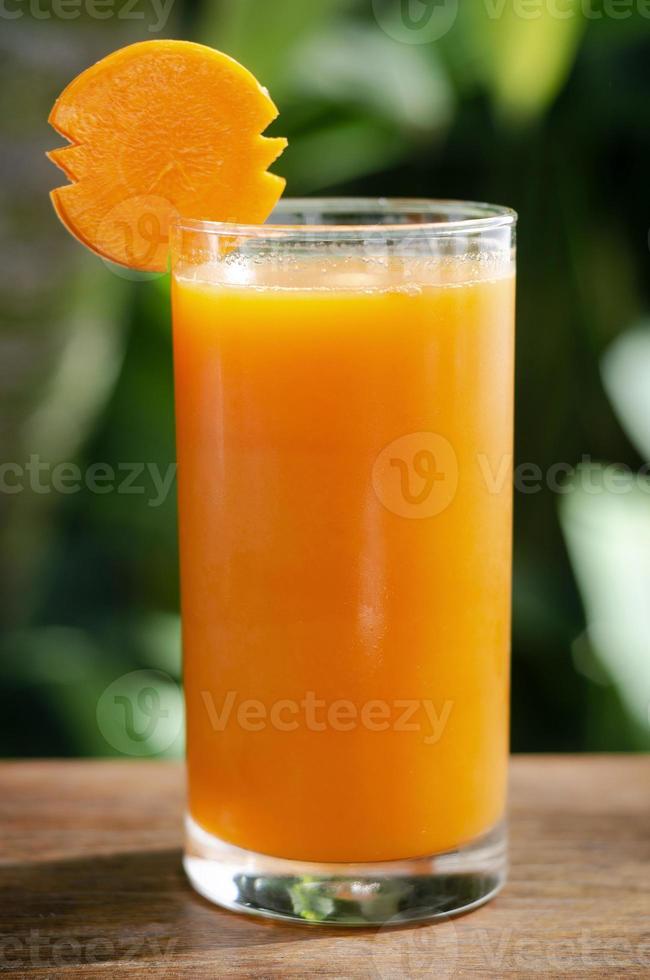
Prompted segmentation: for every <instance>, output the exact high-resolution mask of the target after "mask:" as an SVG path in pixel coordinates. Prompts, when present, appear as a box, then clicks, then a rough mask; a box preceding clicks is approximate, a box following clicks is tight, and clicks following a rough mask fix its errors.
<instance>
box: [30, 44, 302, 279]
mask: <svg viewBox="0 0 650 980" xmlns="http://www.w3.org/2000/svg"><path fill="white" fill-rule="evenodd" d="M277 114H278V111H277V109H276V107H275V105H274V104H273V102H272V101H271V98H270V97H269V94H268V92H267V91H266V90H265V89H263V88H262V87H261V86H260V84H259V83H258V82H257V81H256V79H255V78H254V76H253V75H252V74H251V73H250V72H249V71H248V70H247V69H246V68H243V67H242V66H241V65H240V64H238V63H237V62H236V61H234V60H233V59H232V58H229V57H228V56H227V55H225V54H222V53H221V52H219V51H215V50H214V49H213V48H208V47H206V46H205V45H202V44H194V43H192V42H190V41H163V40H156V41H143V42H141V43H139V44H132V45H129V46H128V47H126V48H122V49H121V50H119V51H116V52H114V53H113V54H111V55H108V57H106V58H104V59H103V60H102V61H99V62H98V63H97V64H96V65H93V66H92V67H90V68H88V69H87V70H86V71H84V72H82V73H81V75H79V76H78V77H77V78H75V79H74V81H72V82H71V83H70V85H68V87H67V88H66V89H65V90H64V91H63V93H62V94H61V96H60V97H59V98H58V99H57V101H56V102H55V104H54V107H53V109H52V112H51V113H50V117H49V121H50V123H51V125H52V126H53V127H54V129H56V131H57V132H58V133H60V135H61V136H64V137H65V138H66V139H68V140H69V142H70V144H71V145H69V146H63V147H60V148H59V149H56V150H52V151H50V153H48V157H49V158H50V160H52V162H53V163H55V164H56V165H57V166H58V167H59V168H60V169H61V170H62V171H63V172H64V173H65V175H66V176H67V177H68V178H69V179H70V180H71V181H72V183H70V184H66V185H65V186H63V187H57V188H56V190H54V191H52V193H51V197H52V202H53V204H54V207H55V209H56V212H57V214H58V215H59V217H60V219H61V221H62V222H63V223H64V225H65V226H66V227H67V228H68V230H69V231H70V232H71V233H72V234H73V235H74V236H75V237H76V238H78V239H79V240H80V241H81V242H83V243H84V245H87V246H88V248H90V249H92V250H93V251H94V252H97V253H98V254H99V255H101V256H103V257H104V258H107V259H110V260H111V261H113V262H117V263H119V264H121V265H125V266H128V267H129V268H132V269H141V270H146V271H152V272H161V271H164V270H165V269H166V268H167V264H168V248H169V244H168V243H169V227H170V223H171V221H172V220H173V219H174V218H175V217H176V216H177V215H182V216H183V217H185V218H199V219H202V220H211V221H235V222H239V223H245V224H260V223H262V222H263V221H265V220H266V218H267V217H268V216H269V214H270V213H271V211H272V210H273V207H274V206H275V204H276V203H277V201H278V199H279V198H280V196H281V194H282V192H283V190H284V187H285V182H284V180H283V179H282V178H281V177H277V176H275V175H274V174H270V173H268V172H267V168H268V167H269V166H270V165H271V164H272V163H273V161H274V160H276V159H277V157H278V156H280V154H281V153H282V151H283V150H284V148H285V146H286V145H287V142H286V140H284V139H279V138H275V139H269V138H267V137H265V136H262V135H261V134H262V133H263V132H264V130H265V129H266V128H267V126H268V125H269V123H271V122H272V120H273V119H275V118H276V116H277Z"/></svg>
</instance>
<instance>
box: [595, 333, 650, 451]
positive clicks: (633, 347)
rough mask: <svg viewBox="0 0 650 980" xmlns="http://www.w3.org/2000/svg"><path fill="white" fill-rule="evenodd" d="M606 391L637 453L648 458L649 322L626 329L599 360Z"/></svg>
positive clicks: (649, 401)
mask: <svg viewBox="0 0 650 980" xmlns="http://www.w3.org/2000/svg"><path fill="white" fill-rule="evenodd" d="M602 373H603V381H604V383H605V388H606V389H607V394H608V395H609V397H610V398H611V400H612V404H613V405H614V408H615V409H616V412H617V414H618V417H619V419H620V420H621V424H622V425H623V427H624V429H625V431H626V432H627V434H628V435H629V437H630V439H631V440H632V441H633V442H634V444H635V445H636V447H637V449H638V450H639V453H640V454H641V455H642V456H643V457H644V458H645V459H646V460H647V461H650V324H649V323H642V324H640V325H639V326H638V327H635V328H634V329H632V330H627V331H626V332H625V333H623V334H622V335H621V336H620V337H618V339H617V340H615V341H614V343H613V344H612V345H611V346H610V347H609V348H608V350H607V352H606V353H605V356H604V358H603V361H602Z"/></svg>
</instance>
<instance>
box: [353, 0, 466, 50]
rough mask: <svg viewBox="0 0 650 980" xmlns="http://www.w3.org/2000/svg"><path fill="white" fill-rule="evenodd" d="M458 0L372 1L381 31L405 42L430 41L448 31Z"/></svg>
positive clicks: (419, 42)
mask: <svg viewBox="0 0 650 980" xmlns="http://www.w3.org/2000/svg"><path fill="white" fill-rule="evenodd" d="M458 2H459V0H372V9H373V11H374V14H375V20H376V21H377V23H378V24H379V26H380V27H381V29H382V31H383V32H384V33H385V34H387V35H388V36H389V37H391V38H392V39H393V40H394V41H400V42H401V43H402V44H431V43H432V42H433V41H439V40H440V38H441V37H444V36H445V34H448V33H449V31H450V30H451V29H452V27H453V26H454V24H455V23H456V18H457V17H458Z"/></svg>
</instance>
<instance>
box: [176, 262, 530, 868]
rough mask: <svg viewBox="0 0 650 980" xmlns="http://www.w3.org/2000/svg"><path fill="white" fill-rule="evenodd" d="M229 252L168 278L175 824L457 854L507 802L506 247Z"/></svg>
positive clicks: (293, 855)
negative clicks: (181, 801)
mask: <svg viewBox="0 0 650 980" xmlns="http://www.w3.org/2000/svg"><path fill="white" fill-rule="evenodd" d="M231 261H232V260H231ZM232 264H233V266H234V269H235V274H232V272H228V274H225V273H224V268H222V267H221V266H220V264H219V263H213V264H211V263H210V262H209V261H208V262H204V263H202V264H198V265H194V266H191V267H190V266H188V267H187V268H185V269H184V268H183V267H181V268H178V267H177V269H176V271H175V275H174V279H173V305H174V348H175V350H174V357H175V372H176V406H177V438H178V461H179V508H180V549H181V578H182V614H183V643H184V664H185V667H184V671H185V690H186V704H187V742H188V776H189V810H190V815H191V817H192V820H193V821H194V822H195V824H196V825H198V827H200V828H201V829H202V830H203V831H205V832H206V833H208V834H209V835H213V836H214V837H216V838H218V839H219V840H221V841H225V842H227V843H228V844H232V845H235V846H236V847H238V848H243V849H246V850H248V851H253V852H256V853H258V854H262V855H272V856H275V857H280V858H287V859H291V860H295V861H307V862H313V861H319V862H384V861H396V860H402V859H407V858H414V857H419V856H424V855H433V854H438V853H440V852H445V851H449V850H450V849H454V848H458V847H461V846H462V845H464V844H467V843H468V842H471V841H473V840H474V839H476V838H478V837H480V835H482V834H485V833H486V832H488V831H490V830H491V829H492V828H494V827H495V826H496V825H497V824H498V823H499V821H500V820H501V819H502V817H503V812H504V805H505V795H506V766H507V754H508V691H509V638H510V575H511V531H510V528H511V489H512V488H511V459H512V456H511V453H512V426H513V418H512V383H513V322H514V275H513V271H512V266H511V262H510V258H509V253H508V257H507V258H504V257H503V255H501V256H500V257H499V258H498V260H496V261H488V262H481V261H480V260H479V259H478V258H477V257H476V256H475V255H471V254H470V255H462V254H461V255H442V256H435V255H434V256H433V257H429V256H427V257H424V258H423V257H422V256H419V255H415V256H413V257H411V256H409V255H405V256H398V257H395V256H393V255H391V254H388V255H382V256H380V257H379V258H373V257H372V256H371V257H367V256H365V255H364V256H362V257H359V256H358V255H355V254H354V252H353V251H352V254H351V255H344V256H338V255H336V256H333V257H332V256H330V257H328V258H327V260H325V261H323V260H322V259H321V258H318V257H316V258H314V257H312V256H310V255H309V254H305V255H304V256H298V257H292V258H291V261H290V262H287V263H285V264H284V265H283V264H281V263H279V262H278V263H273V262H266V263H264V262H254V261H251V262H250V263H249V264H248V265H247V264H246V263H243V265H242V264H241V263H240V264H239V265H238V264H237V262H236V261H232ZM227 265H228V262H227V261H225V260H224V267H225V266H227Z"/></svg>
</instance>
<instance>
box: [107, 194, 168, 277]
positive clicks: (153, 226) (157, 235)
mask: <svg viewBox="0 0 650 980" xmlns="http://www.w3.org/2000/svg"><path fill="white" fill-rule="evenodd" d="M177 215H178V212H177V210H176V208H175V207H174V206H173V205H172V204H170V202H169V201H168V200H166V198H164V197H157V196H156V195H155V194H140V195H136V196H135V197H130V198H127V199H126V200H124V201H120V202H119V204H116V205H115V206H114V207H113V208H111V210H110V211H108V213H107V214H105V215H104V217H103V218H102V220H101V221H100V223H99V227H98V229H97V237H96V241H97V245H98V247H99V248H100V249H101V250H102V251H104V252H106V253H108V254H109V255H111V254H112V255H115V254H118V255H124V256H125V257H126V258H127V259H128V261H129V263H130V264H132V265H134V266H151V265H159V266H164V267H165V268H166V267H167V260H168V254H169V227H170V225H171V222H172V221H173V220H174V218H175V217H177ZM102 261H103V262H104V265H106V267H107V268H108V269H110V270H111V272H113V273H115V275H116V276H120V277H121V278H122V279H134V280H138V281H139V280H148V279H158V278H159V277H160V276H164V275H165V273H164V272H144V271H140V269H137V268H133V269H132V268H129V267H128V266H124V265H119V264H117V263H115V262H112V261H110V259H106V258H104V259H102Z"/></svg>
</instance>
